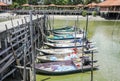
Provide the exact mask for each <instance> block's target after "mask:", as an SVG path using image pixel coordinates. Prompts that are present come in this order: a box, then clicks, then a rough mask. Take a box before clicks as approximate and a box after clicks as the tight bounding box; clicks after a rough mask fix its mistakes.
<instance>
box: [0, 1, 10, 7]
mask: <svg viewBox="0 0 120 81" xmlns="http://www.w3.org/2000/svg"><path fill="white" fill-rule="evenodd" d="M0 6H8V5H7V4H6V3H3V2H0Z"/></svg>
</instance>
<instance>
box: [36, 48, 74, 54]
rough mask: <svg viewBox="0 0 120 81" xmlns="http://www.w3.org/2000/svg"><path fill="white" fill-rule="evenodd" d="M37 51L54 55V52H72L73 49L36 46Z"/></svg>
mask: <svg viewBox="0 0 120 81" xmlns="http://www.w3.org/2000/svg"><path fill="white" fill-rule="evenodd" d="M36 50H37V51H39V52H42V53H44V54H45V55H48V54H49V55H50V54H51V55H54V54H57V55H58V54H59V55H60V54H69V53H72V52H74V50H73V49H67V48H66V49H38V48H36Z"/></svg>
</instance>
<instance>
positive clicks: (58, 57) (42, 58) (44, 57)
mask: <svg viewBox="0 0 120 81" xmlns="http://www.w3.org/2000/svg"><path fill="white" fill-rule="evenodd" d="M89 57H90V55H88V54H87V55H84V56H83V54H81V53H80V54H75V53H71V54H62V55H60V54H58V55H37V59H38V60H39V61H40V62H56V61H67V60H77V61H80V60H81V58H82V60H83V59H84V60H88V61H89ZM94 62H96V61H94Z"/></svg>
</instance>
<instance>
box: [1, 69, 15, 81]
mask: <svg viewBox="0 0 120 81" xmlns="http://www.w3.org/2000/svg"><path fill="white" fill-rule="evenodd" d="M15 70H16V68H14V69H13V70H11V71H10V72H8V73H7V74H6V75H4V76H3V77H2V78H1V80H4V79H5V78H6V77H8V76H9V75H11V74H12V73H13V72H14V71H15Z"/></svg>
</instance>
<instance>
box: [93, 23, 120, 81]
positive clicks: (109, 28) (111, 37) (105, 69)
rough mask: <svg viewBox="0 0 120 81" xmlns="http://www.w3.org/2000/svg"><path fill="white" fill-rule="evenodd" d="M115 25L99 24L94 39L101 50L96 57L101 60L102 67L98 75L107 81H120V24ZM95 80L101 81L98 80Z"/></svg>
mask: <svg viewBox="0 0 120 81" xmlns="http://www.w3.org/2000/svg"><path fill="white" fill-rule="evenodd" d="M105 23H106V24H105ZM108 23H109V24H108ZM114 23H115V22H104V23H103V24H99V26H97V28H96V30H95V34H94V35H93V38H92V40H95V41H96V42H97V47H98V50H99V53H98V54H97V55H96V57H95V58H97V59H98V60H99V65H100V70H99V71H98V74H102V75H103V76H104V77H101V78H105V80H106V81H120V77H119V76H120V59H119V57H120V50H119V48H120V44H119V42H117V41H119V38H118V35H119V36H120V33H119V32H118V30H119V27H117V26H119V25H120V24H119V23H116V26H115V24H114ZM113 27H115V28H113ZM98 76H99V75H98ZM95 79H96V81H99V80H98V79H97V78H95Z"/></svg>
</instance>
